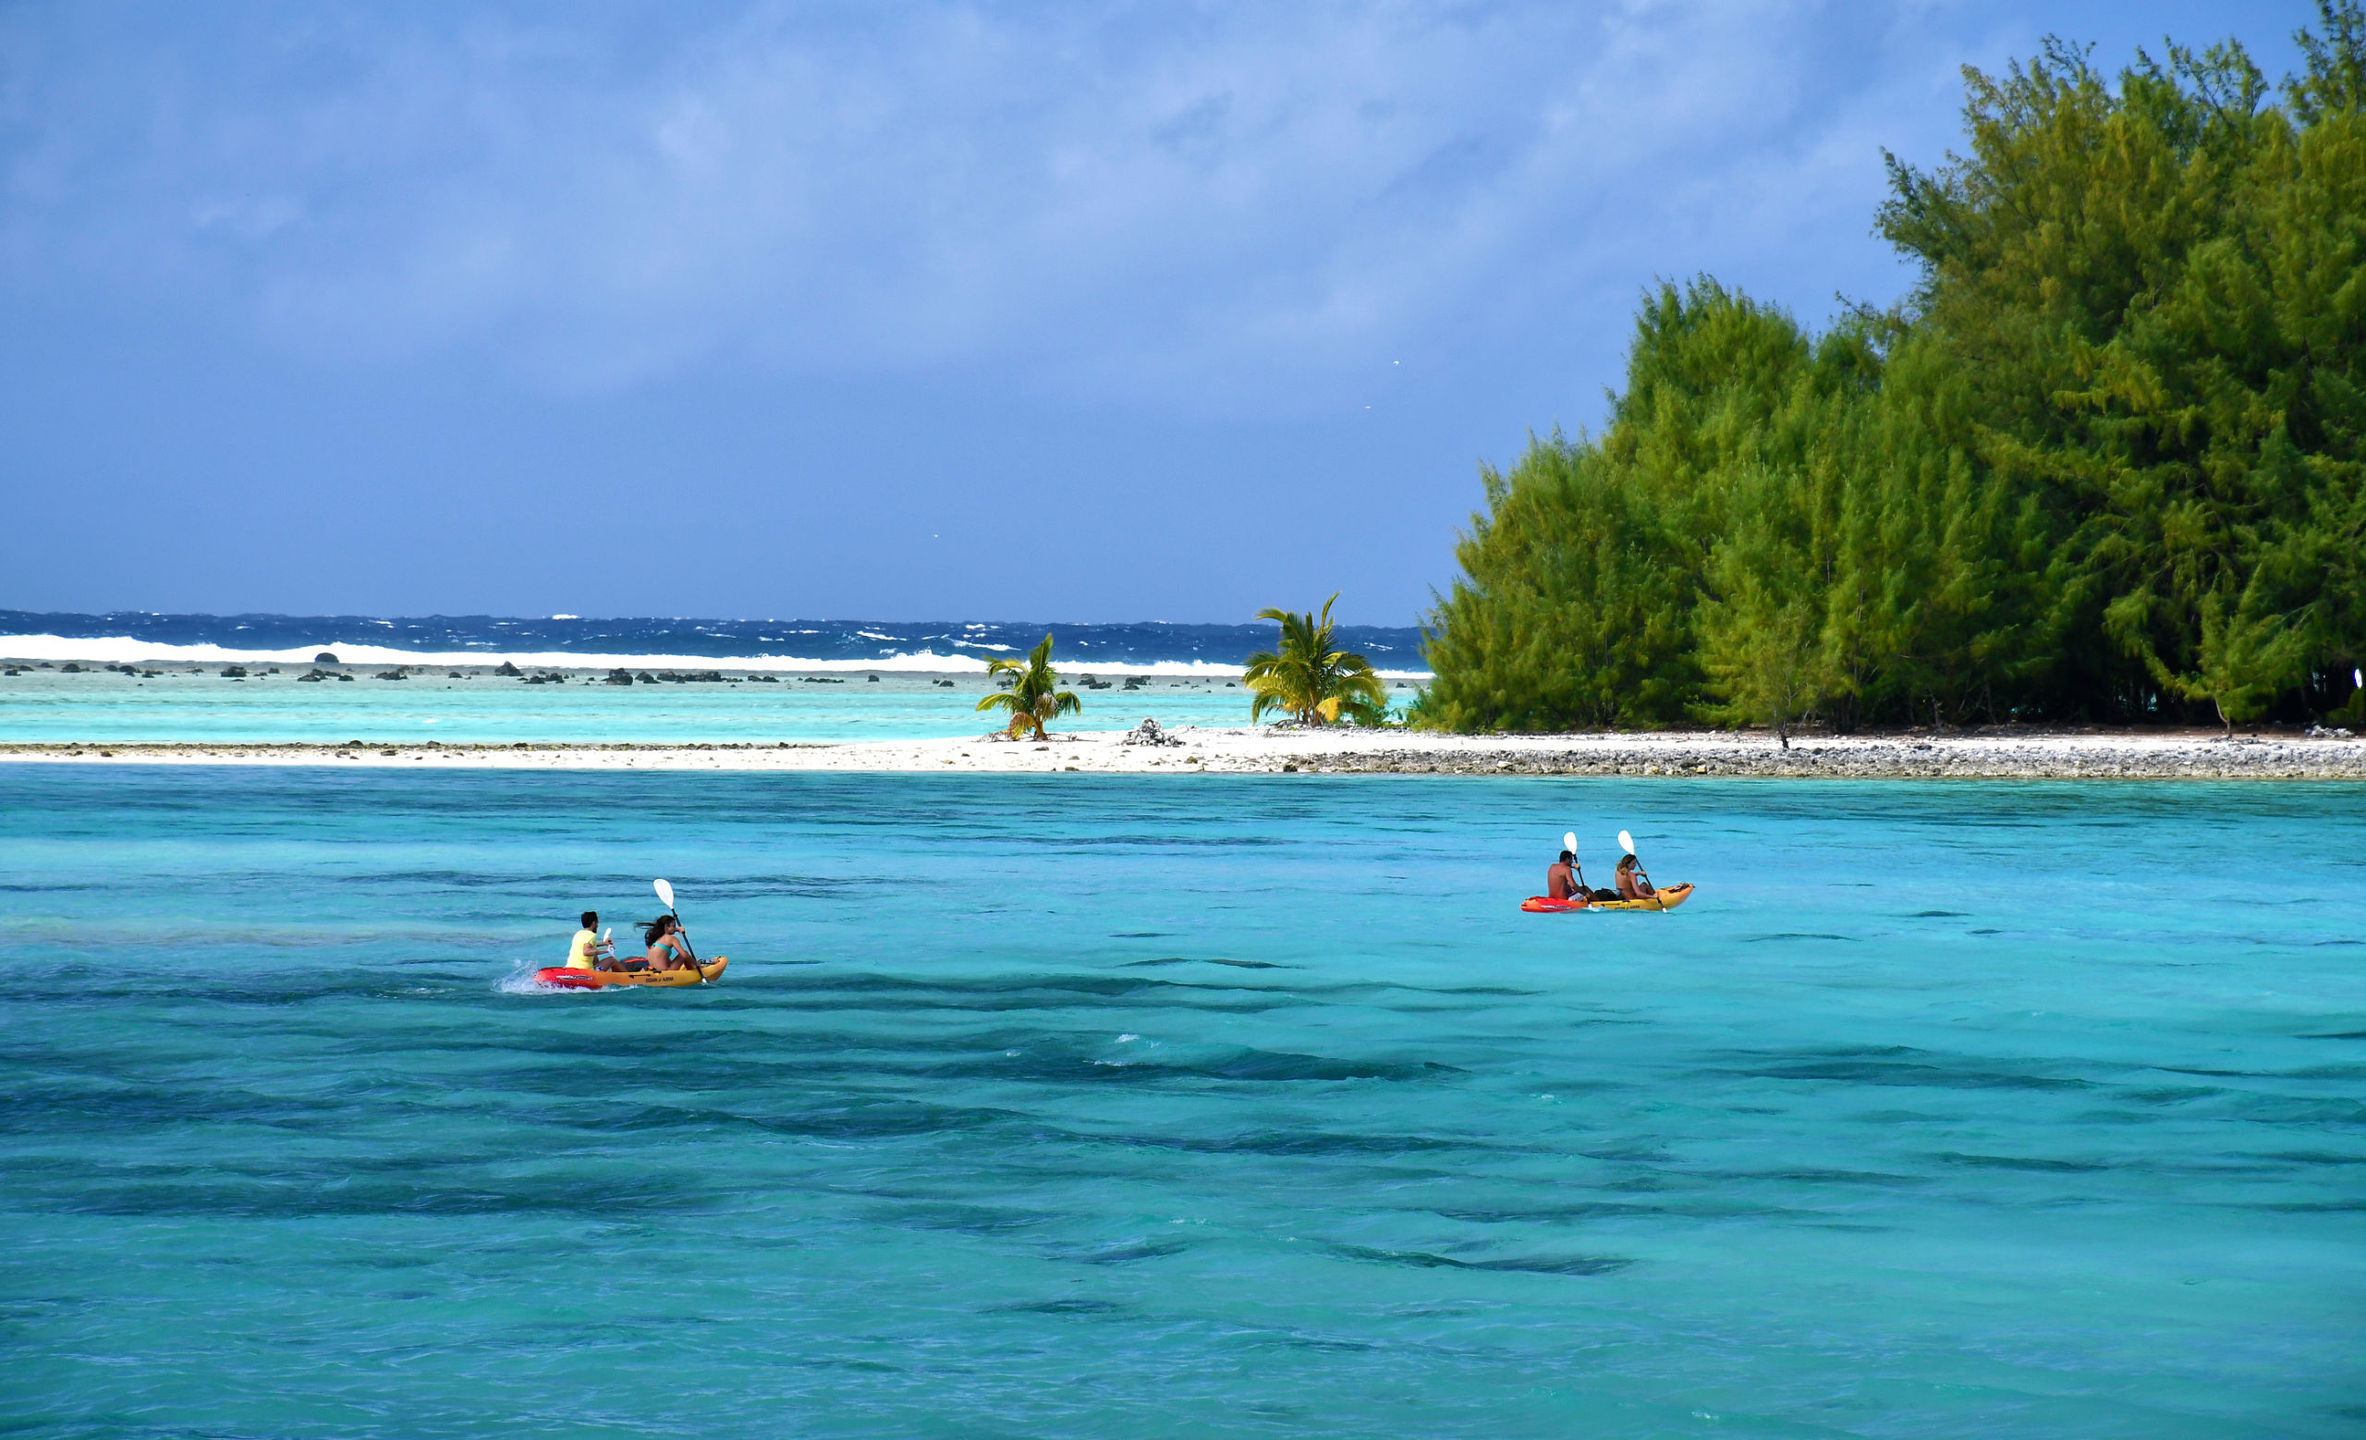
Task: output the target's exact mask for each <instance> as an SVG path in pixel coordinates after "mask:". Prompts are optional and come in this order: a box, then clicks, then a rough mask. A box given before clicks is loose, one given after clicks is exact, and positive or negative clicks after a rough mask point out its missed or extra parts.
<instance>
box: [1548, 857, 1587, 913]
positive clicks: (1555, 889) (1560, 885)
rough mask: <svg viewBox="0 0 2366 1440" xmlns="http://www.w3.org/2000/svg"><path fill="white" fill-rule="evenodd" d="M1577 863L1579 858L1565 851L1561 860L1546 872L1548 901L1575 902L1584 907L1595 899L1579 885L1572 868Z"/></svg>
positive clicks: (1555, 862)
mask: <svg viewBox="0 0 2366 1440" xmlns="http://www.w3.org/2000/svg"><path fill="white" fill-rule="evenodd" d="M1576 862H1577V856H1576V855H1575V854H1573V853H1571V852H1570V851H1567V850H1564V851H1562V852H1561V858H1560V859H1558V860H1556V861H1554V862H1553V863H1552V865H1551V866H1550V867H1549V868H1548V869H1547V870H1546V871H1545V872H1544V893H1545V895H1546V897H1547V898H1548V899H1553V900H1574V901H1576V902H1577V903H1578V904H1580V905H1583V904H1585V903H1587V902H1588V901H1589V900H1591V899H1592V898H1593V897H1592V896H1590V895H1588V894H1587V893H1586V887H1585V886H1583V885H1581V884H1579V883H1578V879H1577V874H1576V872H1575V871H1574V870H1573V869H1572V868H1571V867H1572V866H1573V865H1575V864H1576Z"/></svg>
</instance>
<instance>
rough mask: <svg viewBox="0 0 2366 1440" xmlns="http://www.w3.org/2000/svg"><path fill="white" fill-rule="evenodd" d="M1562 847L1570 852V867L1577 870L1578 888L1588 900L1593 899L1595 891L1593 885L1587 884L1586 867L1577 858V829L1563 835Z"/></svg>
mask: <svg viewBox="0 0 2366 1440" xmlns="http://www.w3.org/2000/svg"><path fill="white" fill-rule="evenodd" d="M1561 848H1562V849H1564V850H1566V851H1568V852H1569V868H1570V869H1572V870H1575V871H1576V872H1577V888H1578V890H1579V891H1580V892H1581V893H1583V895H1584V896H1585V898H1586V899H1587V900H1589V901H1590V900H1592V899H1593V898H1594V891H1593V887H1591V886H1589V885H1587V884H1586V867H1585V866H1584V865H1582V864H1579V863H1578V859H1577V832H1576V831H1575V830H1572V831H1570V832H1569V833H1568V834H1566V835H1563V836H1562V837H1561Z"/></svg>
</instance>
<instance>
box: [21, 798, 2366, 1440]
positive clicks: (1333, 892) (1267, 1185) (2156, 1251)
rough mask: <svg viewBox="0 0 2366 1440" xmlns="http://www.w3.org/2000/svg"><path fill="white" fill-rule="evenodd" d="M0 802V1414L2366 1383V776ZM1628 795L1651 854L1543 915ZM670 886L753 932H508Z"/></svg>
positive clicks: (44, 1420)
mask: <svg viewBox="0 0 2366 1440" xmlns="http://www.w3.org/2000/svg"><path fill="white" fill-rule="evenodd" d="M0 813H4V814H5V815H6V816H7V824H6V826H5V828H4V831H0V880H4V881H5V886H6V889H5V891H4V892H0V893H4V894H5V899H4V900H0V923H5V924H6V926H7V928H8V930H9V932H10V933H11V934H12V935H14V936H15V937H16V940H17V943H18V947H19V948H18V958H17V964H18V973H19V981H18V983H17V984H15V985H13V986H11V987H9V989H8V990H7V991H6V992H5V994H4V995H0V1065H4V1066H5V1071H4V1073H5V1074H6V1075H7V1077H8V1086H7V1091H8V1096H7V1099H8V1103H7V1104H6V1105H5V1106H4V1107H0V1200H4V1202H5V1208H6V1212H7V1214H8V1215H9V1216H10V1218H11V1220H12V1222H13V1223H12V1224H11V1226H10V1233H9V1237H8V1243H7V1244H6V1245H5V1246H0V1315H4V1318H5V1324H6V1335H7V1346H6V1354H7V1362H8V1363H7V1365H6V1368H5V1370H0V1401H4V1402H5V1403H0V1414H5V1416H6V1417H7V1419H6V1422H5V1423H6V1428H7V1430H8V1431H9V1433H11V1434H14V1435H22V1436H40V1437H51V1436H86V1435H107V1436H184V1435H208V1436H282V1437H312V1436H319V1437H329V1436H406V1437H409V1436H441V1435H453V1436H478V1435H483V1436H495V1435H499V1436H514V1435H519V1434H537V1435H546V1434H547V1435H605V1436H638V1435H684V1436H689V1435H696V1436H722V1437H737V1436H779V1435H946V1436H973V1435H987V1436H1006V1435H1007V1436H1018V1435H1057V1436H1125V1437H1137V1436H1187V1435H1207V1434H1238V1435H1310V1434H1319V1435H1350V1436H1362V1435H1371V1436H1381V1435H1385V1436H1506V1435H1561V1436H1619V1437H1628V1436H1769V1437H1774V1436H1784V1437H1791V1436H1840V1435H1849V1436H1883V1437H1891V1436H1951V1437H1953V1436H1961V1437H1974V1436H1979V1437H1994V1436H2047V1437H2063V1436H2114V1437H2122V1436H2124V1437H2146V1440H2161V1437H2187V1436H2192V1437H2201V1436H2209V1437H2224V1436H2328V1437H2329V1436H2344V1435H2356V1434H2358V1433H2360V1432H2361V1431H2362V1430H2366V1378H2362V1376H2361V1366H2360V1355H2361V1353H2366V1352H2362V1351H2361V1349H2360V1346H2359V1336H2360V1334H2361V1333H2366V1332H2362V1329H2361V1320H2366V1313H2362V1312H2366V1283H2362V1282H2366V1184H2362V1183H2361V1182H2362V1181H2366V973H2362V972H2366V944H2361V938H2362V937H2366V920H2362V918H2361V917H2362V915H2366V863H2362V858H2361V857H2366V794H2362V793H2361V791H2360V790H2359V789H2357V788H2355V787H2338V786H2275V785H2224V786H2207V785H2184V786H2147V785H2114V786H2075V785H1911V784H1896V783H1891V784H1864V785H1845V784H1816V783H1748V782H1706V781H1700V782H1657V783H1653V782H1628V781H1586V780H1547V779H1521V780H1501V781H1497V780H1443V781H1441V780H1424V779H1403V778H1381V777H1372V778H1346V777H1296V778H1284V777H1268V778H1229V777H1204V778H1192V779H1188V780H1186V779H1181V778H1166V777H1160V778H1156V779H1124V778H1103V777H1090V776H1059V777H1040V778H1021V777H991V778H985V777H935V776H928V777H896V776H846V775H728V774H726V775H703V774H702V775H667V776H649V775H614V774H564V773H561V774H504V775H500V776H485V775H464V774H463V775H456V774H440V773H439V774H425V775H420V774H393V773H385V774H379V773H372V774H361V775H355V774H346V773H334V772H328V771H320V772H313V771H307V770H294V771H280V770H240V769H227V770H208V769H199V768H188V769H181V768H174V769H131V770H126V769H121V768H112V767H110V768H82V767H67V766H58V767H47V766H44V767H32V766H15V767H0ZM1620 826H1626V827H1629V828H1631V829H1633V830H1634V831H1635V833H1636V836H1637V838H1638V840H1639V841H1640V842H1641V843H1642V846H1643V849H1644V854H1645V858H1646V860H1647V861H1648V862H1649V863H1650V864H1651V866H1652V868H1653V870H1654V871H1655V873H1657V874H1658V875H1659V876H1660V878H1661V879H1662V880H1678V879H1693V880H1697V881H1699V882H1701V887H1702V888H1701V890H1700V893H1699V897H1698V898H1697V899H1696V900H1695V901H1694V902H1693V903H1692V904H1691V905H1690V906H1688V907H1687V908H1686V909H1684V910H1682V911H1680V912H1678V913H1675V914H1672V915H1665V916H1612V915H1597V916H1583V915H1581V916H1552V917H1540V916H1525V915H1522V914H1520V913H1518V912H1517V911H1516V910H1515V909H1514V908H1513V906H1514V902H1515V901H1516V900H1517V899H1518V897H1520V896H1522V895H1525V894H1527V893H1529V892H1530V891H1531V890H1533V889H1535V888H1536V882H1537V881H1538V880H1539V879H1540V878H1541V875H1542V871H1543V867H1544V865H1545V863H1546V861H1547V860H1549V858H1550V854H1549V852H1550V850H1551V849H1552V848H1554V846H1555V844H1556V842H1557V837H1558V836H1559V834H1560V833H1561V831H1562V830H1564V829H1567V828H1575V829H1576V830H1578V831H1579V832H1580V833H1581V835H1583V836H1585V837H1587V843H1588V844H1589V845H1590V846H1592V847H1593V848H1592V849H1591V850H1590V852H1589V853H1588V855H1587V856H1586V857H1585V858H1587V859H1589V860H1591V861H1592V862H1593V864H1594V867H1595V869H1596V871H1597V872H1599V871H1601V870H1603V869H1604V868H1606V864H1607V861H1608V859H1609V858H1610V855H1611V853H1612V852H1611V847H1610V844H1609V842H1608V840H1607V838H1606V837H1608V836H1610V835H1611V834H1612V833H1614V832H1615V831H1616V830H1617V829H1618V828H1619V827H1620ZM657 874H663V875H666V876H668V877H670V878H671V879H672V880H673V881H674V883H675V884H676V886H677V887H679V890H680V892H681V901H682V904H683V910H684V914H685V917H686V918H687V919H688V920H689V922H690V924H691V927H692V933H693V935H694V936H695V937H696V939H697V940H698V941H699V942H700V943H701V945H702V947H703V948H705V949H706V950H708V951H709V952H718V951H719V952H727V953H728V954H730V955H731V956H732V961H733V963H732V967H731V970H730V973H729V975H728V977H727V979H726V980H725V982H724V983H722V984H720V985H717V986H714V987H712V988H708V989H700V990H693V991H685V992H673V993H618V994H608V995H596V994H547V993H535V992H533V991H532V990H531V987H527V986H522V985H520V984H518V983H517V980H516V977H517V976H518V974H519V972H520V971H521V969H522V967H525V966H528V965H532V964H536V963H541V962H544V961H547V960H550V959H552V958H554V957H555V956H557V954H558V953H559V951H560V949H561V947H562V945H563V943H564V939H565V936H566V934H567V932H568V931H569V929H570V928H571V927H572V924H573V913H574V912H575V911H576V910H578V909H580V908H582V907H583V906H585V905H593V906H597V907H598V908H599V909H600V910H602V911H603V912H604V913H605V914H606V915H607V916H608V917H609V918H610V919H611V920H612V921H615V920H622V919H624V918H627V917H635V916H641V915H644V914H645V913H646V912H647V910H648V909H649V907H650V900H649V896H648V877H649V876H651V875H657ZM2238 876H2240V877H2251V878H2252V879H2254V880H2256V879H2258V878H2259V877H2272V885H2271V887H2270V888H2268V889H2265V890H2263V891H2262V892H2261V893H2257V894H2254V895H2250V896H2247V897H2238V895H2237V894H2236V885H2235V877H2238Z"/></svg>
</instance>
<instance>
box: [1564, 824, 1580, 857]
mask: <svg viewBox="0 0 2366 1440" xmlns="http://www.w3.org/2000/svg"><path fill="white" fill-rule="evenodd" d="M1561 848H1562V849H1564V850H1566V851H1568V852H1569V853H1570V854H1572V855H1575V854H1576V853H1577V832H1576V831H1575V830H1572V831H1570V832H1569V833H1568V834H1566V835H1564V836H1562V837H1561Z"/></svg>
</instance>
